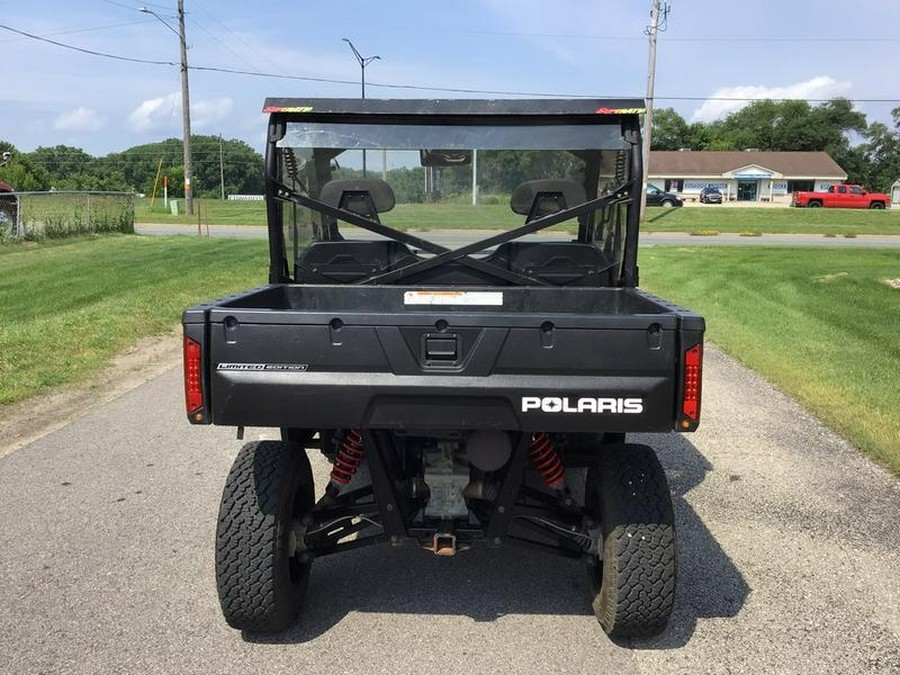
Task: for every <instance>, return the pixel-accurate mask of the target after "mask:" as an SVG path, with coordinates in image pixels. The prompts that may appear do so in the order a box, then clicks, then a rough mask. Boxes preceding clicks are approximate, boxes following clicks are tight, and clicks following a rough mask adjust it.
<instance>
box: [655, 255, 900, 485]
mask: <svg viewBox="0 0 900 675" xmlns="http://www.w3.org/2000/svg"><path fill="white" fill-rule="evenodd" d="M640 262H641V282H642V285H643V286H644V287H646V288H647V289H648V290H651V291H652V292H654V293H658V294H659V295H661V296H663V297H665V298H668V299H672V300H674V301H676V302H679V303H681V304H683V305H685V306H687V307H690V308H691V309H693V310H695V311H697V312H699V313H701V314H702V315H704V316H705V317H706V320H707V336H708V337H709V339H710V340H712V341H714V342H715V343H716V344H718V345H719V346H721V347H722V348H723V349H724V350H725V351H726V352H728V353H729V354H731V355H732V356H734V357H736V358H737V359H739V360H740V361H742V362H743V363H745V364H747V365H748V366H750V367H751V368H753V369H754V370H756V371H757V372H759V373H761V374H762V375H763V376H765V377H766V378H767V379H769V380H770V381H771V382H773V383H775V384H776V385H778V386H779V387H780V388H781V389H782V390H783V391H785V392H786V393H788V394H790V395H791V396H793V397H795V398H796V399H797V400H799V401H800V402H801V403H802V404H803V405H804V406H806V407H807V408H808V409H809V410H810V411H812V412H813V413H814V414H815V415H817V416H818V417H819V419H821V420H823V421H824V422H826V423H827V424H828V425H830V426H831V427H832V428H834V429H836V430H838V431H840V432H841V433H843V434H844V435H846V436H847V438H849V439H850V440H851V441H852V442H853V443H855V444H856V445H857V446H859V447H860V448H861V449H862V450H864V451H865V452H867V453H868V454H870V455H871V456H872V457H874V458H876V459H878V460H879V461H881V462H883V463H884V464H886V465H887V466H889V467H890V468H891V469H892V470H893V471H894V472H895V473H897V474H900V413H898V408H897V405H898V393H900V388H898V384H897V381H898V380H897V377H898V373H900V340H898V334H900V289H895V288H891V287H890V286H888V285H887V284H886V283H884V281H885V280H889V279H894V280H896V279H900V251H898V250H852V251H849V250H843V249H840V250H838V249H816V250H811V249H802V250H800V249H787V250H785V249H773V248H752V249H743V248H741V249H738V248H736V247H702V246H697V247H693V248H690V249H687V248H674V247H672V248H668V247H655V248H653V249H649V250H647V249H645V250H644V251H642V252H641V258H640Z"/></svg>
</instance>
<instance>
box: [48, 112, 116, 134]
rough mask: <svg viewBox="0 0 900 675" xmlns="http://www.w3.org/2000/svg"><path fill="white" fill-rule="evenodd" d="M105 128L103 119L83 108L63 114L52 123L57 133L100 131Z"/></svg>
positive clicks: (104, 119) (98, 114)
mask: <svg viewBox="0 0 900 675" xmlns="http://www.w3.org/2000/svg"><path fill="white" fill-rule="evenodd" d="M105 126H106V118H105V117H103V116H102V115H100V113H98V112H97V111H96V110H91V109H90V108H85V107H84V106H81V107H79V108H75V110H70V111H69V112H64V113H62V114H60V115H59V116H57V118H56V119H55V120H54V121H53V128H54V129H56V130H57V131H100V129H102V128H103V127H105Z"/></svg>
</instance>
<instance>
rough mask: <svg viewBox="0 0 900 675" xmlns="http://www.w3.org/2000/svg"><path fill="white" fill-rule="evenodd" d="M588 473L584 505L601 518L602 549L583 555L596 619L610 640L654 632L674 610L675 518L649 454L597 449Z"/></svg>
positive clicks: (638, 449) (631, 447)
mask: <svg viewBox="0 0 900 675" xmlns="http://www.w3.org/2000/svg"><path fill="white" fill-rule="evenodd" d="M600 452H601V454H600V456H599V458H598V460H597V463H596V465H595V466H594V467H592V468H591V469H590V470H589V473H588V481H587V486H586V487H587V489H586V494H585V502H586V507H587V509H588V511H589V513H592V514H593V515H594V516H595V517H596V518H599V521H600V530H601V536H602V539H601V543H602V546H601V547H600V548H601V551H599V552H598V553H599V554H598V555H596V556H594V555H591V556H590V557H589V558H588V575H589V580H590V582H591V587H592V591H593V602H592V604H593V608H594V614H595V615H596V616H597V620H598V621H599V622H600V625H601V626H602V627H603V630H604V631H606V633H607V634H609V635H610V636H611V637H616V638H630V637H648V636H651V635H656V634H657V633H660V632H662V630H663V629H665V627H666V624H667V623H668V621H669V616H670V615H671V614H672V609H673V608H674V606H675V583H676V575H677V559H676V550H675V516H674V512H673V510H672V500H671V498H670V496H669V485H668V482H667V481H666V475H665V472H664V471H663V468H662V466H661V465H660V463H659V460H658V459H657V458H656V454H655V453H654V452H653V449H652V448H650V447H648V446H646V445H637V444H632V443H629V444H624V445H613V446H606V447H603V448H601V450H600Z"/></svg>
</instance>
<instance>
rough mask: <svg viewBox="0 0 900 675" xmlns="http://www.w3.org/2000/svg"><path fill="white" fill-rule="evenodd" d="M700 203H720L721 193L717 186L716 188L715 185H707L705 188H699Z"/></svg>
mask: <svg viewBox="0 0 900 675" xmlns="http://www.w3.org/2000/svg"><path fill="white" fill-rule="evenodd" d="M700 203H701V204H721V203H722V193H721V192H719V188H717V187H716V186H715V185H707V186H706V187H705V188H703V189H702V190H700Z"/></svg>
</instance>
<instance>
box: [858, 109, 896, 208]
mask: <svg viewBox="0 0 900 675" xmlns="http://www.w3.org/2000/svg"><path fill="white" fill-rule="evenodd" d="M892 116H893V121H894V126H893V128H890V127H889V126H888V125H886V124H882V123H881V122H874V123H873V124H871V125H870V126H869V128H868V130H867V131H866V143H864V144H863V146H862V147H863V152H864V154H865V158H866V160H867V164H868V167H869V172H868V176H867V177H866V178H867V180H865V181H860V182H863V183H864V184H865V185H866V187H867V188H869V189H870V190H878V191H881V192H886V191H887V190H888V189H889V188H890V186H891V185H892V184H893V182H894V181H895V180H897V179H898V178H900V108H894V110H893V112H892Z"/></svg>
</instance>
